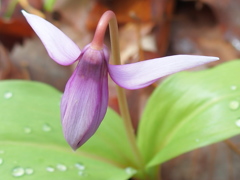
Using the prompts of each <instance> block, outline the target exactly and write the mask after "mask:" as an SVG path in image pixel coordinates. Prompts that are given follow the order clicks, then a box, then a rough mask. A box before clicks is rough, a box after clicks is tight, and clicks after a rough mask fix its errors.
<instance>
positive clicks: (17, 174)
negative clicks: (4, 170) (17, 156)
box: [12, 167, 25, 177]
mask: <svg viewBox="0 0 240 180" xmlns="http://www.w3.org/2000/svg"><path fill="white" fill-rule="evenodd" d="M24 174H25V171H24V169H23V168H22V167H16V168H14V169H13V170H12V175H13V176H14V177H20V176H23V175H24Z"/></svg>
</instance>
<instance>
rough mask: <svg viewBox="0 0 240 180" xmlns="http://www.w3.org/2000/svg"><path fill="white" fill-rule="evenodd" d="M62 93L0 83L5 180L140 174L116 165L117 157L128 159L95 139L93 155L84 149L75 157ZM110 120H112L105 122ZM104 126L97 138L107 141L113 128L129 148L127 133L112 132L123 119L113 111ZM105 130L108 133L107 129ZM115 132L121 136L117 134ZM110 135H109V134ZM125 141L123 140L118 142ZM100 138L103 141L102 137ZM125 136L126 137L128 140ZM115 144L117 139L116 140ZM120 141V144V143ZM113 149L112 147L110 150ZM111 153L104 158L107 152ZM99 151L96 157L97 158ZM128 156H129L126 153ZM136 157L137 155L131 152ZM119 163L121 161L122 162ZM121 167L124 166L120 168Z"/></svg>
mask: <svg viewBox="0 0 240 180" xmlns="http://www.w3.org/2000/svg"><path fill="white" fill-rule="evenodd" d="M60 97H61V93H60V92H59V91H57V90H55V89H54V88H52V87H50V86H48V85H45V84H42V83H37V82H31V81H1V82H0V124H1V125H0V177H1V179H7V180H11V179H16V177H21V178H20V179H26V180H27V179H29V180H30V179H31V180H32V179H34V180H40V179H41V180H42V179H44V180H52V179H58V180H66V179H71V180H74V179H81V177H84V179H86V180H107V179H108V180H112V179H114V180H115V179H116V180H125V179H128V178H130V177H131V176H132V175H133V174H134V173H135V172H133V171H129V170H127V171H126V169H125V168H126V167H127V165H126V166H124V165H122V164H121V163H122V162H123V161H124V160H122V161H119V160H118V161H116V162H114V159H110V158H112V155H109V156H108V157H110V158H109V159H107V158H108V157H107V156H105V157H104V156H101V154H103V155H104V154H105V153H109V154H111V153H112V154H115V155H116V156H118V155H119V156H125V155H123V154H124V153H123V154H122V152H119V151H118V153H119V154H116V153H115V152H112V151H114V150H113V149H109V150H108V149H104V148H105V147H109V145H108V143H111V144H113V142H112V141H111V138H110V140H109V141H104V142H103V141H101V142H102V143H98V142H96V144H94V141H97V140H98V138H97V137H94V138H93V139H92V140H91V142H90V143H89V146H90V145H91V147H88V148H87V145H86V146H85V149H88V150H89V152H86V151H84V150H81V149H80V150H78V151H77V152H73V151H72V150H71V148H70V147H69V146H68V145H67V143H66V142H65V140H64V138H63V135H62V128H61V125H60V112H59V109H60V106H59V104H60ZM105 120H106V121H105ZM105 120H104V123H103V124H102V125H101V127H100V128H99V132H98V133H97V134H100V135H102V137H104V132H105V131H106V130H105V129H112V131H113V132H112V131H111V133H113V134H112V136H113V137H116V142H115V144H117V143H120V144H123V146H124V143H125V142H123V141H125V140H126V139H124V138H123V140H121V138H120V137H121V136H122V133H123V132H122V131H121V130H120V131H119V130H118V127H115V126H114V127H111V125H112V124H111V123H108V122H111V121H116V123H117V124H118V125H119V126H121V120H120V118H119V117H118V116H117V115H116V114H115V113H114V112H113V111H111V110H110V109H109V110H108V113H107V115H106V118H105ZM101 129H102V130H101ZM114 131H116V133H119V134H114ZM106 133H107V135H108V131H106ZM118 136H119V137H118ZM102 137H100V140H101V138H102ZM123 137H125V136H124V135H123ZM112 140H114V139H112ZM118 141H120V142H118ZM110 146H111V145H110ZM101 147H104V148H103V151H105V150H106V151H108V152H104V153H99V152H101V150H100V149H101ZM95 152H96V153H95ZM124 152H125V153H127V152H128V151H124ZM130 154H131V153H130ZM116 159H119V157H116ZM119 164H121V165H119Z"/></svg>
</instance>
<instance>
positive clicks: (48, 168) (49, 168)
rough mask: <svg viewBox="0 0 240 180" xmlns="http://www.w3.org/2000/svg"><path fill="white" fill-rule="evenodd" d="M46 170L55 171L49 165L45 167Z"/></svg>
mask: <svg viewBox="0 0 240 180" xmlns="http://www.w3.org/2000/svg"><path fill="white" fill-rule="evenodd" d="M46 170H47V171H48V172H54V171H55V169H54V168H53V167H51V166H48V167H46Z"/></svg>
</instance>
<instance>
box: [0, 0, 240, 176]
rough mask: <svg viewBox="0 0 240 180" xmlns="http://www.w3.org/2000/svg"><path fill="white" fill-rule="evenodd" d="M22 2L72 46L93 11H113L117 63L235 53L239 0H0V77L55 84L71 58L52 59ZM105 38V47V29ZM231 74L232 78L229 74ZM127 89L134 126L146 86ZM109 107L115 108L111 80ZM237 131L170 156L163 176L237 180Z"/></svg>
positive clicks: (81, 42)
mask: <svg viewBox="0 0 240 180" xmlns="http://www.w3.org/2000/svg"><path fill="white" fill-rule="evenodd" d="M22 9H24V10H26V11H28V12H30V13H34V14H37V15H40V16H42V17H44V18H45V19H46V20H48V21H50V22H51V23H53V24H54V25H55V26H57V27H58V28H60V29H61V30H62V31H63V32H64V33H65V34H66V35H68V36H69V37H70V38H71V39H72V40H73V41H74V42H75V43H76V44H77V45H78V46H79V47H80V48H83V47H84V46H85V45H87V44H89V43H90V42H91V40H92V37H93V34H94V31H95V28H96V26H97V23H98V20H99V18H100V17H101V15H102V14H103V13H104V12H105V11H106V10H109V9H110V10H112V11H114V12H115V13H116V16H117V19H118V25H119V38H120V51H121V61H122V63H132V62H137V61H143V60H147V59H151V58H157V57H162V56H167V55H174V54H195V55H207V56H217V57H219V58H220V61H218V62H214V63H210V64H207V65H205V66H202V67H198V68H195V69H192V70H201V69H206V68H211V67H213V66H216V65H218V64H220V63H224V62H226V61H230V60H234V59H238V58H239V56H240V11H239V9H240V0H221V1H218V0H0V79H1V80H6V79H26V80H34V81H41V82H45V83H47V84H50V85H52V86H54V87H55V88H57V89H59V90H60V91H63V90H64V86H65V84H66V82H67V80H68V78H69V77H70V76H71V73H72V71H73V69H74V66H75V65H72V66H67V67H63V66H60V65H58V64H56V63H55V62H54V61H52V60H51V59H50V58H49V57H48V55H47V52H46V50H45V49H44V46H43V45H42V43H41V42H40V40H39V38H38V37H37V36H36V35H35V33H34V32H33V31H32V29H31V27H30V26H29V25H28V23H27V22H26V20H25V19H24V17H23V16H22V14H21V12H20V11H21V10H22ZM105 43H106V44H107V45H108V47H109V49H110V43H109V35H106V39H105ZM236 78H237V77H236ZM159 83H161V80H159V82H158V83H156V84H154V85H151V86H149V87H147V88H144V89H141V90H134V91H127V95H128V103H129V107H130V111H131V116H132V120H133V124H134V127H135V128H136V129H137V125H138V119H139V117H140V116H141V112H142V109H143V108H144V105H145V103H146V101H147V99H148V97H149V95H150V94H151V93H152V91H153V90H154V88H155V87H156V86H157V85H158V84H159ZM109 84H110V99H109V106H110V107H112V108H113V109H115V110H116V111H117V112H118V105H117V97H116V92H115V84H114V83H113V82H112V81H109ZM237 142H238V137H235V138H233V139H231V140H227V141H225V142H222V143H218V144H214V145H212V146H208V147H205V148H201V149H198V150H195V151H193V152H190V153H187V154H185V155H182V156H180V157H178V158H175V159H173V160H171V161H169V162H167V163H165V164H163V166H162V175H163V180H238V179H240V172H239V170H238V169H239V168H240V158H239V155H240V150H239V149H238V144H237Z"/></svg>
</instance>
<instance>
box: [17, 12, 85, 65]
mask: <svg viewBox="0 0 240 180" xmlns="http://www.w3.org/2000/svg"><path fill="white" fill-rule="evenodd" d="M22 13H23V15H24V16H25V18H26V19H27V21H28V23H29V24H30V25H31V27H32V28H33V30H34V31H35V32H36V34H37V35H38V36H39V38H40V39H41V41H42V43H43V44H44V46H45V48H46V49H47V52H48V54H49V56H50V57H51V58H52V59H53V60H54V61H56V62H57V63H59V64H61V65H69V64H72V63H73V62H74V61H76V60H77V58H78V57H79V56H80V53H81V50H80V49H79V48H78V46H77V45H76V44H75V43H74V42H73V41H72V40H71V39H70V38H68V37H67V36H66V35H65V34H64V33H63V32H62V31H61V30H59V29H58V28H57V27H55V26H54V25H52V24H51V23H49V22H48V21H46V20H44V19H42V18H40V17H38V16H36V15H33V14H29V13H27V12H25V11H22Z"/></svg>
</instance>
